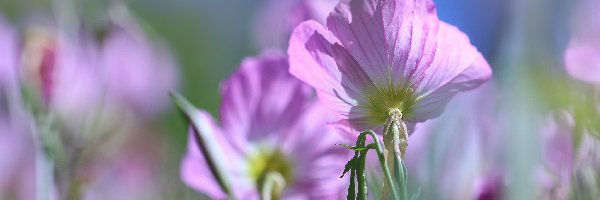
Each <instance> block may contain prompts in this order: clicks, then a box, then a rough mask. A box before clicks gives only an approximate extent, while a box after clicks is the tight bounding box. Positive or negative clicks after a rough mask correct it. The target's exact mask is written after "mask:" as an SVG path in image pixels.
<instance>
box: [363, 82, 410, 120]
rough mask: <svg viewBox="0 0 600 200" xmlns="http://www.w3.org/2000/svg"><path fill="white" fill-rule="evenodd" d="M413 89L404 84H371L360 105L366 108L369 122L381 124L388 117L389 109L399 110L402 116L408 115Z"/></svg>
mask: <svg viewBox="0 0 600 200" xmlns="http://www.w3.org/2000/svg"><path fill="white" fill-rule="evenodd" d="M413 91H414V90H413V89H412V88H410V87H405V86H400V85H396V86H391V84H390V86H388V87H386V86H377V85H375V84H374V85H372V86H371V87H370V88H369V89H368V90H367V93H366V95H365V101H364V102H362V104H361V106H363V107H364V108H366V115H367V116H366V117H368V119H369V123H371V124H383V123H385V121H386V120H387V119H388V117H389V115H390V110H391V109H397V110H399V111H401V112H402V113H403V114H404V116H405V117H406V116H407V115H410V113H411V110H412V107H413V105H414V104H415V98H414V95H413Z"/></svg>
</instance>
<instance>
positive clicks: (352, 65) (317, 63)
mask: <svg viewBox="0 0 600 200" xmlns="http://www.w3.org/2000/svg"><path fill="white" fill-rule="evenodd" d="M288 54H289V55H290V72H291V73H292V74H293V75H294V76H296V77H298V78H299V79H300V80H302V81H304V82H306V83H307V84H309V85H310V86H312V87H314V88H315V89H316V90H317V94H318V96H319V98H320V99H321V100H322V102H324V103H325V104H326V106H327V107H328V108H329V109H331V110H333V111H334V112H336V114H338V115H340V116H341V117H348V116H349V115H350V112H351V111H350V110H351V109H352V107H354V106H356V105H357V102H358V100H359V99H361V98H364V95H363V92H364V91H363V89H364V88H366V87H367V86H368V85H372V84H373V83H372V80H371V79H370V78H369V77H368V76H367V74H366V73H365V71H364V70H363V69H362V68H361V67H360V65H359V64H358V63H357V62H356V60H354V58H352V56H351V55H350V54H349V53H348V52H347V51H346V50H345V48H344V47H343V46H342V45H341V44H340V43H339V41H338V40H337V39H336V38H335V37H334V36H333V34H332V33H331V32H330V31H328V30H326V29H325V27H323V26H322V25H320V24H318V23H317V22H315V21H307V22H304V23H302V24H300V25H299V26H298V27H296V29H295V30H294V32H293V33H292V37H291V39H290V47H289V49H288Z"/></svg>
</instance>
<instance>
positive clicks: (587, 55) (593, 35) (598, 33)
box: [565, 0, 600, 84]
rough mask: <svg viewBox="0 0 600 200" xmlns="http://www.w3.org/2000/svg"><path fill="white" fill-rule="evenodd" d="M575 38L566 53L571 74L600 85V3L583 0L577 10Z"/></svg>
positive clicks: (568, 69)
mask: <svg viewBox="0 0 600 200" xmlns="http://www.w3.org/2000/svg"><path fill="white" fill-rule="evenodd" d="M575 13H576V15H575V20H574V22H575V23H574V29H573V37H572V38H571V42H570V43H569V47H568V48H567V50H566V52H565V64H566V67H567V68H566V69H567V72H569V74H570V75H571V76H573V77H575V78H577V79H579V80H582V81H586V82H589V83H592V84H600V2H599V1H597V0H583V1H581V3H580V5H579V6H578V7H577V9H576V10H575Z"/></svg>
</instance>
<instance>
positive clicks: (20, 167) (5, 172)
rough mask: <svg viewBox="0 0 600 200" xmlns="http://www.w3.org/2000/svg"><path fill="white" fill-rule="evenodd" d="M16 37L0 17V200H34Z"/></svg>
mask: <svg viewBox="0 0 600 200" xmlns="http://www.w3.org/2000/svg"><path fill="white" fill-rule="evenodd" d="M16 33H17V32H16V31H15V30H14V29H13V28H12V27H11V26H10V25H9V24H8V23H7V22H6V21H4V18H2V16H1V15H0V199H34V198H35V192H34V191H35V179H34V173H33V171H34V170H35V155H34V150H35V146H34V144H33V138H32V135H31V133H30V132H29V131H27V121H26V120H24V119H25V115H24V113H23V107H22V104H21V102H20V100H21V99H20V90H19V82H18V81H19V73H18V71H17V66H18V41H19V39H18V36H17V34H16Z"/></svg>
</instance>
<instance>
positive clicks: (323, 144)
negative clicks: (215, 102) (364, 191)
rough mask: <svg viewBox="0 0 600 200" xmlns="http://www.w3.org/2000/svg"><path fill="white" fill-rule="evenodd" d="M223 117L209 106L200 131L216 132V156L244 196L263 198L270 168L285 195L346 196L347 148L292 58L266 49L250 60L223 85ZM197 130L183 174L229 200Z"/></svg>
mask: <svg viewBox="0 0 600 200" xmlns="http://www.w3.org/2000/svg"><path fill="white" fill-rule="evenodd" d="M221 95H222V97H223V101H222V105H221V110H220V114H221V115H220V116H221V123H220V124H219V123H218V122H215V120H213V118H212V117H211V116H210V115H209V114H208V113H206V112H204V111H200V112H198V113H197V114H198V115H199V116H200V118H201V119H202V125H201V127H198V128H199V131H202V132H203V133H207V134H210V135H213V136H214V137H215V141H214V142H212V143H211V144H214V146H211V147H207V148H211V149H214V150H215V151H216V152H217V153H218V155H215V156H216V157H217V159H218V160H220V162H221V163H223V166H224V167H225V169H223V170H225V171H226V172H227V173H228V174H229V175H230V177H229V180H230V182H231V183H232V184H233V185H232V188H233V190H234V193H235V195H236V196H237V197H238V198H239V199H258V198H259V196H258V194H259V192H258V191H257V187H258V186H259V185H260V182H261V181H263V180H264V178H265V176H266V174H267V173H269V172H275V173H279V174H280V175H281V176H282V177H283V178H284V180H285V182H286V184H285V188H284V189H283V193H282V197H283V198H284V199H338V198H342V197H343V194H341V193H340V191H341V190H342V189H343V188H344V186H345V181H343V180H342V179H339V178H338V177H339V175H340V173H341V171H340V170H342V169H343V167H344V164H345V163H346V161H347V159H348V158H349V157H348V156H347V150H345V149H340V148H339V147H336V146H335V143H336V142H339V140H338V138H337V135H336V134H332V132H331V131H330V130H329V129H328V127H327V125H326V121H327V119H326V117H327V115H326V114H325V113H323V112H321V107H320V104H318V102H317V101H316V99H315V98H314V96H313V91H312V90H311V89H310V87H308V86H306V85H304V84H303V83H302V82H300V81H299V80H297V79H296V78H294V77H293V76H292V75H290V74H289V72H288V67H287V58H286V57H285V56H284V55H280V54H276V53H265V54H263V55H261V56H259V57H256V58H247V59H245V60H244V61H243V62H242V64H241V66H240V69H239V70H238V71H237V72H235V73H234V74H233V75H232V76H231V77H230V78H229V79H227V80H226V81H225V82H224V83H223V85H221ZM195 141H196V140H195V138H194V132H193V130H190V134H189V138H188V152H187V154H186V156H185V157H184V159H183V161H182V169H181V176H182V179H183V181H184V182H185V183H186V184H188V185H189V186H190V187H192V188H194V189H196V190H198V191H201V192H203V193H206V194H207V195H208V196H209V197H211V198H212V199H224V198H225V194H224V193H223V192H221V190H220V189H219V185H218V184H217V182H216V180H215V179H214V177H213V176H212V175H211V173H210V171H209V168H208V166H207V165H206V162H205V161H204V158H203V156H202V154H201V152H200V150H199V146H198V144H197V143H196V142H195Z"/></svg>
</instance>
